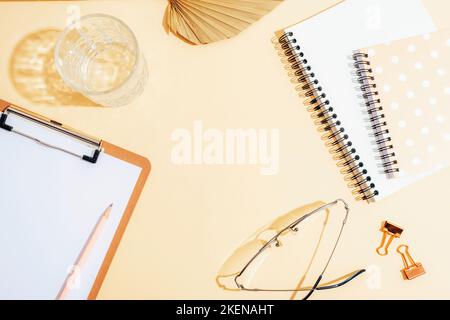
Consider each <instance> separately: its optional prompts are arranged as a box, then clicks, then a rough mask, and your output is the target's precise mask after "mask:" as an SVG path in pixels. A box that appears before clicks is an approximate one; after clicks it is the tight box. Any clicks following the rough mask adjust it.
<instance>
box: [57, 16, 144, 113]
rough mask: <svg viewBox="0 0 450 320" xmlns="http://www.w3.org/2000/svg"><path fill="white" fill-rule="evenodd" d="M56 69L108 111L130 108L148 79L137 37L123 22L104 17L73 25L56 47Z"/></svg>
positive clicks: (90, 18)
mask: <svg viewBox="0 0 450 320" xmlns="http://www.w3.org/2000/svg"><path fill="white" fill-rule="evenodd" d="M55 65H56V69H57V70H58V73H59V74H60V76H61V77H62V79H63V80H64V81H65V83H66V84H67V85H68V86H70V87H71V88H72V89H73V90H76V91H78V92H80V93H82V94H83V95H85V96H86V97H88V98H89V99H91V100H92V101H94V102H96V103H98V104H99V105H102V106H106V107H120V106H124V105H126V104H129V103H130V102H131V101H132V100H134V99H135V98H136V97H138V96H139V95H140V94H141V93H142V92H143V90H144V87H145V84H146V83H147V79H148V70H147V63H146V61H145V58H144V56H143V55H142V53H141V52H140V48H139V44H138V42H137V40H136V37H135V35H134V33H133V32H132V31H131V29H130V28H129V27H128V26H127V25H126V24H125V23H123V22H122V21H121V20H119V19H117V18H115V17H112V16H109V15H104V14H93V15H87V16H83V17H81V18H80V19H77V20H74V21H73V22H72V23H70V25H69V26H68V27H67V28H66V29H65V30H64V32H63V33H62V35H61V36H60V38H59V40H58V42H57V44H56V48H55Z"/></svg>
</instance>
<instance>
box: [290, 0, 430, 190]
mask: <svg viewBox="0 0 450 320" xmlns="http://www.w3.org/2000/svg"><path fill="white" fill-rule="evenodd" d="M406 8H407V9H406ZM406 12H407V14H405V13H406ZM434 30H435V25H434V23H433V21H432V19H431V17H430V16H429V14H428V13H427V12H426V11H425V8H424V6H423V4H422V2H421V1H420V0H396V1H392V0H347V1H345V2H343V3H340V4H338V5H337V6H335V7H333V8H331V9H329V10H327V11H325V12H323V13H321V14H319V15H317V16H315V17H313V18H310V19H308V20H305V21H303V22H301V23H299V24H297V25H295V26H292V27H290V28H287V29H285V32H292V33H293V34H294V37H295V38H296V39H297V41H298V44H299V45H300V47H301V51H302V52H303V53H304V54H305V58H306V59H307V60H308V64H309V65H310V66H311V70H312V72H314V73H315V75H316V79H317V80H319V83H320V86H321V87H322V88H323V92H324V93H326V95H327V99H328V100H329V101H330V105H331V106H332V107H333V108H334V110H335V112H336V114H337V116H338V118H339V120H340V121H341V122H342V127H344V128H345V130H346V133H348V135H349V140H351V141H352V142H353V146H354V148H355V149H356V150H357V153H358V155H360V157H361V160H362V162H363V163H364V166H365V168H366V169H367V170H368V172H369V175H370V176H371V177H372V181H373V182H374V183H375V185H376V190H378V192H379V197H377V199H379V198H383V197H385V196H387V195H389V194H391V193H393V192H394V191H396V190H398V189H399V188H401V187H402V186H404V185H406V184H408V183H410V181H405V180H399V181H394V182H393V180H390V179H387V177H386V176H385V175H384V174H382V173H380V168H379V167H378V166H377V164H378V163H377V161H376V158H375V157H376V156H377V154H376V153H375V152H374V146H373V145H371V144H370V142H371V140H370V139H369V131H368V128H367V126H368V125H367V121H366V115H365V114H364V112H363V111H364V109H363V108H361V106H360V105H361V100H360V98H359V96H358V92H357V91H356V89H355V88H356V87H357V83H356V82H355V76H354V74H353V66H352V52H353V50H356V49H359V48H364V47H368V46H371V45H375V44H379V43H384V42H387V41H393V40H396V39H400V38H405V37H409V36H413V35H417V34H422V33H426V32H431V31H434Z"/></svg>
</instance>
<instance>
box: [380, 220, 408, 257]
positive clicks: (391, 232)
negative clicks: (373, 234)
mask: <svg viewBox="0 0 450 320" xmlns="http://www.w3.org/2000/svg"><path fill="white" fill-rule="evenodd" d="M380 231H381V232H383V237H382V238H381V243H380V246H379V247H378V248H377V253H378V254H379V255H380V256H386V255H387V254H388V253H389V246H390V245H391V243H392V241H393V240H394V238H400V236H401V235H402V232H403V228H401V227H399V226H397V225H395V224H393V223H391V222H388V221H383V222H382V224H381V229H380ZM388 236H389V239H388ZM386 239H388V240H387V241H386Z"/></svg>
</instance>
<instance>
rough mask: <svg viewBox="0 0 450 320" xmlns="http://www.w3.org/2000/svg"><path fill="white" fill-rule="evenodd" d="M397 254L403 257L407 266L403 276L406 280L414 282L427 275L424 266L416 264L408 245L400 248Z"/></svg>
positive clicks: (403, 270)
mask: <svg viewBox="0 0 450 320" xmlns="http://www.w3.org/2000/svg"><path fill="white" fill-rule="evenodd" d="M402 248H405V250H404V252H402V251H401V249H402ZM397 252H398V253H400V255H401V256H402V260H403V265H404V266H405V268H404V269H402V275H403V278H404V279H405V280H412V279H414V278H417V277H419V276H421V275H423V274H425V269H424V267H423V266H422V264H421V263H416V262H415V261H414V259H413V258H412V257H411V255H410V254H409V247H408V246H407V245H404V244H402V245H400V246H398V248H397Z"/></svg>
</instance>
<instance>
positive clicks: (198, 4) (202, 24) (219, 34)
mask: <svg viewBox="0 0 450 320" xmlns="http://www.w3.org/2000/svg"><path fill="white" fill-rule="evenodd" d="M168 1H169V4H168V5H167V8H166V12H165V14H164V21H163V26H164V29H165V30H166V32H168V33H172V34H174V35H175V36H177V37H178V38H180V39H181V40H183V41H185V42H187V43H189V44H192V45H199V44H208V43H212V42H216V41H219V40H223V39H228V38H231V37H233V36H235V35H237V34H238V33H240V32H241V31H243V30H244V29H246V28H248V27H249V26H250V25H251V24H252V23H254V22H255V21H258V20H259V19H260V18H261V17H263V16H264V15H266V14H267V13H269V12H270V11H271V10H272V9H273V8H275V7H276V6H277V5H278V4H280V2H282V1H283V0H168Z"/></svg>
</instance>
